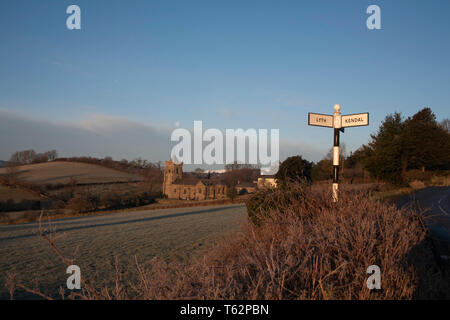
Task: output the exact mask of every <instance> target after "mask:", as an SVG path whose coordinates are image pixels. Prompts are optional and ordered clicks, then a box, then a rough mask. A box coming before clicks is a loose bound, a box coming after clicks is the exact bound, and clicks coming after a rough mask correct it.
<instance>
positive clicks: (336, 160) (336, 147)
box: [332, 104, 342, 202]
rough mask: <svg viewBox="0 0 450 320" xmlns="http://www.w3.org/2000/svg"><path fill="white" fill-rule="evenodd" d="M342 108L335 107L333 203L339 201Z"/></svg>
mask: <svg viewBox="0 0 450 320" xmlns="http://www.w3.org/2000/svg"><path fill="white" fill-rule="evenodd" d="M340 111H341V106H340V105H338V104H336V105H335V106H334V115H333V122H334V126H333V127H334V141H333V187H332V190H333V202H337V201H338V189H339V131H340V130H341V125H342V123H341V112H340Z"/></svg>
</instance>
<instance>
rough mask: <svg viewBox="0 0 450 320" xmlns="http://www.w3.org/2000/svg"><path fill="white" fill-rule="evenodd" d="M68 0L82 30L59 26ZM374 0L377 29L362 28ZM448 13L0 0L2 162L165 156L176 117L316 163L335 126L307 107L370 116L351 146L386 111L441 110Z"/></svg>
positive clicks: (439, 5)
mask: <svg viewBox="0 0 450 320" xmlns="http://www.w3.org/2000/svg"><path fill="white" fill-rule="evenodd" d="M70 4H77V5H79V6H80V8H81V16H82V29H81V30H74V31H70V30H68V29H67V28H66V18H67V16H68V15H67V14H66V8H67V6H69V5H70ZM371 4H377V5H379V6H380V8H381V24H382V29H381V30H368V29H367V28H366V19H367V17H368V16H369V15H368V14H366V8H367V7H368V6H369V5H371ZM449 12H450V2H449V1H447V0H442V1H439V0H434V1H399V0H396V1H375V0H372V1H357V0H354V1H351V0H346V1H250V0H245V1H242V0H241V1H223V0H222V1H219V0H213V1H198V0H188V1H168V0H165V1H137V0H131V1H114V0H95V1H82V0H72V1H64V0H42V1H26V0H25V1H23V0H2V1H1V2H0V39H1V42H2V46H1V50H0V122H2V121H3V122H2V123H3V124H6V125H3V126H2V127H0V150H1V151H0V159H8V158H9V155H10V154H11V153H12V152H13V151H15V150H18V149H25V148H35V149H39V150H37V151H44V150H40V149H53V148H57V149H58V150H59V153H60V155H65V156H70V155H93V156H107V155H111V156H113V157H114V158H129V159H130V158H133V157H135V156H141V157H143V158H147V159H150V160H153V161H157V160H164V159H165V158H168V157H169V154H168V151H166V150H165V149H164V148H163V149H160V150H158V151H156V149H155V146H154V145H152V142H155V141H156V140H155V139H156V138H154V137H153V136H152V133H155V132H156V134H157V136H158V139H160V140H159V141H158V143H157V144H158V145H165V143H164V141H166V140H167V141H169V140H170V132H171V130H172V129H173V128H174V127H175V123H176V122H179V123H180V125H181V127H186V128H192V126H193V121H194V120H203V122H204V127H205V128H219V129H225V128H244V129H246V128H267V129H270V128H278V129H280V138H281V139H282V140H283V141H284V142H285V146H286V148H285V150H284V153H283V152H282V154H284V155H285V156H287V155H291V154H303V155H304V156H306V158H308V159H309V160H315V161H317V160H319V159H320V158H321V157H323V156H324V155H325V153H326V151H327V150H328V149H329V148H330V147H331V144H332V132H331V130H329V129H326V128H317V127H308V126H307V113H308V112H318V113H330V114H331V113H332V112H333V105H334V104H335V103H340V104H341V106H342V113H343V114H350V113H359V112H370V118H371V119H370V120H371V125H370V126H369V127H361V128H352V129H348V130H346V132H345V134H344V135H343V136H342V138H341V141H342V142H344V143H345V144H346V145H347V149H349V150H355V149H356V148H358V147H359V146H360V145H361V144H363V143H367V141H368V139H369V137H370V134H371V133H374V132H375V131H376V129H377V128H378V126H379V125H380V122H381V121H382V120H383V119H384V117H385V116H386V114H388V113H392V112H394V111H398V112H401V113H402V114H403V115H404V116H410V115H412V114H414V113H415V112H417V111H418V110H420V109H421V108H423V107H425V106H429V107H431V108H432V110H433V111H434V112H435V113H436V115H437V118H438V120H441V119H443V118H448V117H450V111H449V109H450V108H449V104H450V102H449V101H450V59H449V57H450V52H449V51H450V19H448V13H449ZM2 119H3V120H2ZM29 127H33V128H35V130H36V131H34V133H33V132H31V130H27V128H29ZM68 128H69V129H70V130H69V129H68ZM139 128H141V129H139ZM83 130H84V131H83ZM69 131H70V132H69ZM80 131H83V132H80ZM36 132H37V133H36ZM86 132H87V133H86ZM88 133H89V134H91V135H92V134H94V135H95V136H96V137H97V138H98V137H99V136H100V137H102V139H103V140H102V139H99V140H98V141H97V140H96V139H95V138H92V136H91V135H89V134H88ZM147 134H148V135H147ZM39 135H43V136H45V137H47V139H45V140H43V139H40V138H39ZM126 135H129V136H130V137H131V136H132V137H133V139H134V140H131V138H126V137H124V136H126ZM50 136H52V137H51V138H49V137H50ZM55 136H56V137H55ZM113 136H114V137H115V139H118V140H120V141H121V143H117V144H116V143H114V141H108V142H106V141H107V140H108V137H113ZM58 139H59V140H58ZM136 139H137V140H136ZM69 140H70V141H69ZM155 143H156V142H155ZM138 144H139V146H138ZM167 144H169V142H168V143H167ZM133 145H135V146H134V147H133ZM166 154H167V156H166Z"/></svg>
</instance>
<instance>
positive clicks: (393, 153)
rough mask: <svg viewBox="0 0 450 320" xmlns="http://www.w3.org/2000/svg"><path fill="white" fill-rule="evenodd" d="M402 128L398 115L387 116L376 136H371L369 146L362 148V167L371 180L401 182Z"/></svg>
mask: <svg viewBox="0 0 450 320" xmlns="http://www.w3.org/2000/svg"><path fill="white" fill-rule="evenodd" d="M403 127H404V122H403V121H402V117H401V114H400V113H397V112H396V113H394V114H389V115H387V116H386V118H385V120H384V121H383V122H382V124H381V126H380V128H379V129H378V132H377V134H375V135H371V141H370V142H369V144H368V145H367V146H363V149H364V154H365V159H364V160H363V161H364V165H365V167H366V169H367V170H368V171H369V173H370V175H371V176H372V177H373V178H378V179H383V180H385V181H389V182H391V183H394V184H398V183H401V182H402V168H403V164H404V153H403V146H402V132H403Z"/></svg>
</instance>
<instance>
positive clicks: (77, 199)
mask: <svg viewBox="0 0 450 320" xmlns="http://www.w3.org/2000/svg"><path fill="white" fill-rule="evenodd" d="M67 208H68V209H72V210H73V211H74V212H75V213H85V212H89V211H91V210H92V204H91V202H90V201H89V199H88V196H87V195H86V194H82V193H77V194H75V196H74V197H73V198H72V199H70V200H69V202H68V203H67Z"/></svg>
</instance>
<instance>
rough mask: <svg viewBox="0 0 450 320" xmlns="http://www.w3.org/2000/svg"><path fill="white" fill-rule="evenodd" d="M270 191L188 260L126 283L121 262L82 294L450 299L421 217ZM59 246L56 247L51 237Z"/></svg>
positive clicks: (344, 199)
mask: <svg viewBox="0 0 450 320" xmlns="http://www.w3.org/2000/svg"><path fill="white" fill-rule="evenodd" d="M286 188H287V189H283V190H280V189H275V190H266V191H264V199H265V201H264V202H263V203H262V204H261V205H260V208H259V211H258V212H257V215H258V226H256V225H254V224H252V223H249V224H248V226H247V227H246V228H245V230H244V231H243V232H241V233H239V234H237V235H234V237H233V238H232V240H230V239H227V240H226V241H224V242H223V243H221V244H220V245H218V246H217V247H216V248H214V250H209V251H208V252H205V254H204V256H203V257H202V258H197V259H196V260H193V261H191V262H189V263H183V262H177V261H172V262H170V263H165V262H164V261H162V260H159V259H154V260H152V261H151V262H150V263H149V265H146V266H145V267H143V266H141V265H139V264H138V263H137V264H136V266H137V270H138V273H139V279H140V280H139V281H137V282H136V283H129V282H128V281H127V280H126V274H124V273H122V272H121V271H119V270H120V268H119V267H118V266H117V265H116V266H115V268H116V272H117V281H116V286H114V287H112V288H109V289H107V288H103V289H100V288H97V287H96V286H95V284H92V283H91V284H89V282H85V283H84V285H83V290H82V292H81V294H73V295H72V297H78V298H84V299H127V298H138V299H184V298H193V299H433V298H449V297H450V288H449V286H450V281H449V280H450V278H449V272H448V265H446V264H445V263H444V262H442V261H440V260H438V259H439V258H438V257H436V256H435V254H434V252H433V243H432V242H431V241H430V240H429V239H428V236H427V231H426V229H425V227H424V223H423V218H422V217H421V216H420V215H418V214H417V213H416V212H415V211H412V210H398V209H397V208H396V207H395V206H393V205H390V204H386V203H383V202H374V201H373V200H371V199H370V197H369V196H368V194H367V192H357V191H353V192H347V193H343V194H341V198H340V202H339V203H338V204H334V203H332V202H331V201H330V200H329V199H330V195H329V194H327V193H326V192H324V191H323V192H318V191H311V190H310V189H306V188H304V187H302V186H301V185H298V184H292V185H289V186H288V187H286ZM50 244H51V245H52V246H53V245H54V243H53V242H50ZM374 264H375V265H378V266H379V267H380V268H381V280H382V284H381V287H382V290H372V291H370V290H369V289H367V287H366V280H367V277H368V274H366V270H367V267H368V266H370V265H374Z"/></svg>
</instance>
